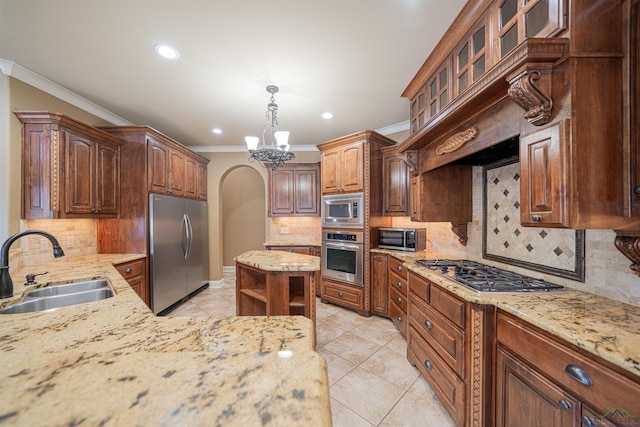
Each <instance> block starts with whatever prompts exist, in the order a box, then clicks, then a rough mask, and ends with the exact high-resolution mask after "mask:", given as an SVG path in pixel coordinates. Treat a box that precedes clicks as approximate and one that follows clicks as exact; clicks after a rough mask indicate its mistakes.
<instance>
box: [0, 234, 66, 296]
mask: <svg viewBox="0 0 640 427" xmlns="http://www.w3.org/2000/svg"><path fill="white" fill-rule="evenodd" d="M29 234H38V235H40V236H44V237H46V238H47V239H49V241H50V242H51V245H53V256H54V257H55V258H60V257H62V256H64V251H63V250H62V248H61V247H60V244H59V243H58V240H57V239H56V238H55V237H54V236H53V235H51V234H49V233H47V232H46V231H41V230H24V231H20V232H18V233H16V234H14V235H13V236H11V237H9V238H8V239H7V240H6V241H5V242H4V243H3V244H2V248H1V249H0V299H2V298H10V297H12V296H13V281H12V280H11V276H10V275H9V248H10V247H11V245H12V244H13V242H15V241H16V240H18V239H19V238H21V237H24V236H27V235H29Z"/></svg>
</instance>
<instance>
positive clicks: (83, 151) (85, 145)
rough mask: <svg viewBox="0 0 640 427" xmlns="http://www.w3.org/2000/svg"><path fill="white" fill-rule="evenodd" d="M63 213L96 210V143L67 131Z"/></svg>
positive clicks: (80, 212)
mask: <svg viewBox="0 0 640 427" xmlns="http://www.w3.org/2000/svg"><path fill="white" fill-rule="evenodd" d="M66 151H67V157H66V170H67V173H66V175H65V213H77V214H82V213H92V212H95V211H96V206H95V199H96V194H95V192H96V144H95V142H94V141H92V140H90V139H89V138H86V137H83V136H81V135H78V134H76V133H73V132H68V133H67V144H66Z"/></svg>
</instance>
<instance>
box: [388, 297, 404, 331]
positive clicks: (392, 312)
mask: <svg viewBox="0 0 640 427" xmlns="http://www.w3.org/2000/svg"><path fill="white" fill-rule="evenodd" d="M389 317H390V318H391V321H393V323H395V324H396V326H397V327H398V329H400V332H402V335H404V336H405V337H406V336H407V326H408V324H409V321H408V319H407V313H406V312H405V311H404V310H402V309H401V308H400V307H399V306H398V304H396V303H395V302H394V301H389Z"/></svg>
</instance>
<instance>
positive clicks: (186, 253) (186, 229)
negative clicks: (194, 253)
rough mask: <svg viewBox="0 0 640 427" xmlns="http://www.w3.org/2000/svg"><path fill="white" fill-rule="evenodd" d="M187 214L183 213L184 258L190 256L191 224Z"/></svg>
mask: <svg viewBox="0 0 640 427" xmlns="http://www.w3.org/2000/svg"><path fill="white" fill-rule="evenodd" d="M188 221H189V219H188V217H187V214H182V239H181V240H182V256H183V257H184V259H187V258H188V257H189V240H190V236H189V226H188Z"/></svg>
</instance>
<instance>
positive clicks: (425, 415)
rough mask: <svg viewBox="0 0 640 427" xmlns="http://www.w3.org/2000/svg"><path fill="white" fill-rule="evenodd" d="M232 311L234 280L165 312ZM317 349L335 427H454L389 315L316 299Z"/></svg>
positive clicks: (205, 313) (229, 278) (227, 313)
mask: <svg viewBox="0 0 640 427" xmlns="http://www.w3.org/2000/svg"><path fill="white" fill-rule="evenodd" d="M233 315H235V278H234V277H233V276H225V284H224V285H223V286H222V287H220V288H209V289H206V290H204V291H202V292H201V293H200V294H198V295H197V296H195V297H193V298H192V299H190V300H188V301H186V302H185V303H184V304H183V305H181V306H180V307H178V308H176V309H175V310H173V311H172V312H171V313H169V316H233ZM316 322H317V325H316V331H317V339H318V342H317V351H318V352H319V353H320V354H321V355H322V356H324V358H325V359H326V361H327V365H328V367H329V386H330V393H331V413H332V418H333V425H334V426H335V427H343V426H344V427H360V426H362V427H371V426H384V427H399V426H406V427H411V426H416V427H417V426H421V427H424V426H433V427H435V426H437V427H449V426H454V424H453V421H452V420H451V418H450V417H449V415H448V414H447V412H446V411H445V409H444V408H443V407H442V405H441V404H440V402H439V401H438V399H437V398H436V397H435V395H434V394H433V391H432V390H431V388H430V387H429V385H428V384H427V382H426V381H425V380H424V379H423V378H422V376H420V374H419V373H418V370H417V369H416V368H414V367H413V366H411V365H410V364H409V362H408V361H407V357H406V347H407V344H406V341H405V339H404V338H403V337H402V335H401V334H400V332H399V331H398V329H397V328H396V327H395V325H394V324H393V323H392V322H391V321H390V320H388V319H383V318H381V317H378V316H371V317H369V318H366V317H362V316H359V315H357V314H356V313H354V312H352V311H350V310H347V309H344V308H341V307H338V306H335V305H331V304H323V303H321V302H320V299H318V303H317V309H316Z"/></svg>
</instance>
